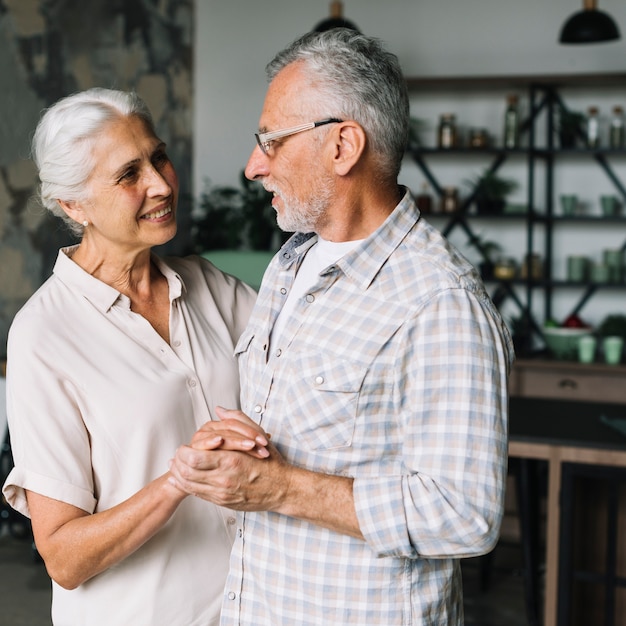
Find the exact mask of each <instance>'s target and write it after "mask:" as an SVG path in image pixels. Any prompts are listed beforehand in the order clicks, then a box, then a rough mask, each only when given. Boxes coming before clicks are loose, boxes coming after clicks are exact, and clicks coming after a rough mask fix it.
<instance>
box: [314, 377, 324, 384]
mask: <svg viewBox="0 0 626 626" xmlns="http://www.w3.org/2000/svg"><path fill="white" fill-rule="evenodd" d="M323 382H324V377H323V376H316V377H315V384H316V385H321V384H322V383H323Z"/></svg>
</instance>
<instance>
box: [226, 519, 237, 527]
mask: <svg viewBox="0 0 626 626" xmlns="http://www.w3.org/2000/svg"><path fill="white" fill-rule="evenodd" d="M236 521H237V520H236V519H235V518H234V517H229V518H228V519H227V520H226V523H227V524H228V525H229V526H232V525H233V524H234V523H235V522H236Z"/></svg>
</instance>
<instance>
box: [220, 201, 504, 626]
mask: <svg viewBox="0 0 626 626" xmlns="http://www.w3.org/2000/svg"><path fill="white" fill-rule="evenodd" d="M315 241H316V237H315V236H307V235H296V236H294V237H292V239H291V240H290V241H289V242H288V243H287V244H286V245H285V246H284V247H283V249H281V251H280V252H279V253H278V254H277V256H276V257H275V259H274V260H273V261H272V263H271V265H270V267H269V268H268V271H267V273H266V276H265V279H264V281H263V286H262V288H261V291H260V293H259V297H258V299H257V304H256V307H255V309H254V311H253V313H252V317H251V320H250V322H249V325H248V328H247V330H246V331H245V332H244V333H243V335H242V337H241V338H240V341H239V344H238V346H237V353H238V355H239V363H240V374H241V384H242V407H243V410H244V411H245V412H246V413H247V414H249V415H251V416H252V417H253V418H255V419H257V420H258V421H259V422H260V423H261V424H262V426H263V428H264V429H265V430H266V432H270V433H271V434H272V441H273V442H274V443H275V444H276V445H277V447H278V448H279V450H280V452H281V453H282V454H283V455H284V456H285V458H286V459H287V460H288V461H289V462H291V463H293V464H296V465H298V466H301V467H304V468H307V469H310V470H313V471H317V472H324V473H327V474H335V475H341V476H351V477H353V478H354V499H355V504H356V510H357V515H358V519H359V523H360V527H361V531H362V533H363V535H364V536H365V541H361V540H358V539H355V538H353V537H349V536H346V535H341V534H338V533H336V532H332V531H329V530H326V529H324V528H321V527H318V526H314V525H312V524H310V523H308V522H303V521H300V520H298V519H294V518H290V517H287V516H283V515H278V514H275V513H268V512H258V513H257V512H255V513H245V514H240V515H239V527H238V533H237V537H236V539H235V545H234V549H233V553H232V557H231V571H230V575H229V577H228V581H227V584H226V588H225V592H224V604H223V610H222V621H223V623H224V624H242V625H246V626H262V625H267V626H278V625H284V626H287V625H288V626H294V625H298V626H302V625H305V624H310V625H311V626H320V625H322V624H324V625H326V624H333V625H339V624H360V625H363V626H372V625H379V624H380V625H382V624H384V625H385V626H391V625H395V624H397V625H400V624H402V625H407V624H416V625H417V624H419V625H426V624H428V625H434V624H436V625H441V626H443V625H444V624H445V625H446V626H452V625H458V624H461V623H462V621H463V609H462V589H461V576H460V567H459V560H458V559H459V558H460V557H465V556H475V555H479V554H482V553H484V552H486V551H488V550H489V549H490V548H491V547H492V546H493V544H494V543H495V541H496V539H497V536H498V532H499V527H500V521H501V517H502V510H503V493H504V485H505V478H506V465H507V400H508V398H507V376H508V373H509V369H510V365H511V362H512V359H513V351H512V348H511V342H510V337H509V334H508V331H507V330H506V327H505V325H504V323H503V321H502V319H501V317H500V315H499V314H498V312H497V310H496V309H495V307H494V306H493V304H492V303H491V301H490V299H489V298H488V296H487V295H486V293H485V291H484V288H483V286H482V283H481V281H480V278H479V277H478V276H477V274H476V272H475V270H474V269H473V268H472V266H471V265H470V264H469V263H468V262H467V261H466V260H465V259H464V258H463V257H462V256H461V255H460V254H459V253H458V252H457V251H456V250H455V249H453V248H452V247H451V246H450V245H449V244H448V243H447V241H446V240H445V239H444V238H443V237H442V236H441V235H440V233H439V232H438V231H437V230H435V229H434V228H432V227H431V226H430V225H429V224H428V223H427V222H425V221H424V220H423V219H421V218H420V217H419V213H418V211H417V209H416V207H415V204H414V202H413V200H412V199H411V197H410V195H409V194H408V193H407V194H406V195H405V197H404V198H403V200H402V201H401V202H400V204H399V205H398V206H397V207H396V208H395V210H394V212H393V213H392V214H391V215H390V216H389V217H388V219H387V220H386V221H385V223H384V224H382V225H381V226H380V228H379V229H378V230H377V231H376V232H375V233H373V234H372V235H371V236H370V237H368V238H367V239H366V240H364V241H363V242H362V243H360V244H359V245H358V246H357V247H356V248H355V249H354V250H352V251H351V252H349V253H347V254H346V255H345V256H344V257H343V258H341V259H339V260H337V262H336V263H334V264H333V265H331V266H329V267H328V268H326V269H325V270H324V271H322V272H321V274H320V276H319V280H318V281H317V282H316V284H315V285H312V286H311V288H310V289H309V290H308V291H307V293H306V294H305V295H304V296H303V297H302V298H301V299H300V300H299V301H298V303H297V304H296V306H295V309H294V311H293V313H292V314H291V316H290V318H289V319H288V321H287V323H286V325H285V327H284V330H283V332H282V333H281V336H280V337H279V338H278V339H277V340H274V341H272V346H271V352H270V351H269V349H268V346H269V344H270V342H269V336H270V332H271V329H272V326H273V323H274V321H275V319H276V317H277V315H278V313H279V311H280V309H281V307H282V305H283V302H284V300H285V298H286V294H287V293H288V292H289V289H290V286H291V285H292V283H293V280H294V276H295V274H296V271H297V268H298V266H299V264H300V261H301V260H302V258H303V256H304V255H305V254H306V251H307V250H308V249H309V248H310V247H311V246H312V245H313V244H314V243H315Z"/></svg>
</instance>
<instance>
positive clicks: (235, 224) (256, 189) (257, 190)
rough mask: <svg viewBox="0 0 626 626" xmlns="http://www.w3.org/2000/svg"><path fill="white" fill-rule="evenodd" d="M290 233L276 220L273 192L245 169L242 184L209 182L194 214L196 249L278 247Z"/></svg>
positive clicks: (193, 234)
mask: <svg viewBox="0 0 626 626" xmlns="http://www.w3.org/2000/svg"><path fill="white" fill-rule="evenodd" d="M287 236H288V235H286V234H285V233H283V232H282V231H281V230H280V228H279V227H278V225H277V224H276V212H275V211H274V208H273V207H272V194H271V193H270V192H269V191H266V190H265V189H264V187H263V185H261V183H259V182H256V181H251V180H248V179H247V178H246V176H245V174H244V172H243V171H242V172H241V174H240V177H239V187H234V186H228V185H217V186H211V185H210V184H209V183H208V182H207V185H206V189H205V191H204V192H203V193H202V195H201V196H200V202H199V203H198V206H197V208H196V209H195V210H194V214H193V215H192V231H191V240H192V250H191V251H192V252H194V253H196V254H202V253H203V252H206V251H208V250H262V251H275V250H276V249H278V247H279V246H280V244H281V243H283V242H284V241H285V240H286V238H287Z"/></svg>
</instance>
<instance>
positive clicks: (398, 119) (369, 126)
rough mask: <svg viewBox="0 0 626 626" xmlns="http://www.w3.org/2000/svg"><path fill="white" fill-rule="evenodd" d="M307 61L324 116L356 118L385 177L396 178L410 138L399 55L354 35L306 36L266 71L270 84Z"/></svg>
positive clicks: (373, 40) (339, 31)
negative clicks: (281, 72) (292, 64)
mask: <svg viewBox="0 0 626 626" xmlns="http://www.w3.org/2000/svg"><path fill="white" fill-rule="evenodd" d="M296 61H302V62H304V64H305V65H304V67H305V72H307V73H308V74H309V76H310V77H311V79H312V81H313V82H314V84H315V86H316V88H317V89H318V92H319V95H320V97H319V99H318V100H317V102H316V103H314V106H315V107H318V106H323V107H324V109H323V110H320V111H316V112H315V113H318V114H320V115H324V116H328V117H339V118H342V119H352V120H354V121H356V122H358V123H359V124H360V125H361V126H362V127H363V128H364V130H365V132H366V134H367V137H368V140H369V142H370V143H371V148H372V151H373V153H374V154H375V155H376V158H377V161H378V165H379V167H380V168H381V174H382V175H383V176H390V177H394V178H396V177H397V176H398V173H399V171H400V166H401V164H402V158H403V156H404V153H405V150H406V145H407V140H408V133H409V97H408V91H407V86H406V81H405V79H404V76H403V74H402V70H401V69H400V64H399V62H398V58H397V56H396V55H394V54H392V53H391V52H388V51H387V50H386V49H385V48H384V45H383V43H382V42H381V41H380V40H379V39H376V38H374V37H367V36H365V35H362V34H360V33H357V32H355V31H354V30H350V29H346V28H335V29H332V30H329V31H326V32H322V33H317V32H313V33H307V34H306V35H303V36H302V37H300V38H299V39H297V40H296V41H294V42H293V43H292V44H291V45H289V46H288V47H287V48H285V49H284V50H282V51H281V52H279V53H278V54H277V55H276V56H275V57H274V59H272V61H270V62H269V63H268V65H267V67H266V73H267V77H268V79H269V80H270V81H271V80H273V79H274V77H275V76H276V75H277V74H278V72H280V71H281V70H282V69H283V68H284V67H286V66H287V65H289V64H291V63H294V62H296Z"/></svg>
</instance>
